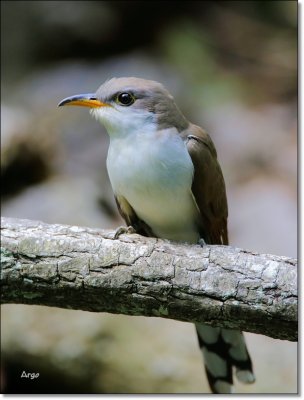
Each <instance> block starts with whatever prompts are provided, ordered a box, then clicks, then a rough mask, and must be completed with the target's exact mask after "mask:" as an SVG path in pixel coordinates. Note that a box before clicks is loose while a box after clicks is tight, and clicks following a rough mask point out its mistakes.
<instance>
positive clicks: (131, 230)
mask: <svg viewBox="0 0 304 400" xmlns="http://www.w3.org/2000/svg"><path fill="white" fill-rule="evenodd" d="M125 233H136V231H135V229H134V228H133V226H131V225H130V226H119V227H118V228H117V229H116V231H115V233H114V237H113V239H118V238H119V236H120V235H123V234H125Z"/></svg>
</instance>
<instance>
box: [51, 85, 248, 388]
mask: <svg viewBox="0 0 304 400" xmlns="http://www.w3.org/2000/svg"><path fill="white" fill-rule="evenodd" d="M63 105H79V106H86V107H90V108H91V113H92V114H93V115H94V116H95V117H96V119H97V120H99V121H100V122H101V123H102V124H103V125H104V126H105V128H106V130H107V131H108V134H109V136H110V147H109V151H108V157H107V169H108V174H109V178H110V181H111V184H112V188H113V191H114V194H115V199H116V202H117V206H118V209H119V212H120V214H121V215H122V217H123V218H124V220H125V221H126V223H127V225H129V226H132V227H133V228H134V229H135V231H136V232H138V233H140V234H142V235H145V236H154V237H159V238H164V239H169V240H173V241H179V242H187V243H197V242H198V241H199V240H200V239H203V240H204V241H205V242H206V243H208V244H224V245H225V244H228V233H227V217H228V210H227V199H226V189H225V182H224V179H223V175H222V171H221V168H220V165H219V163H218V160H217V153H216V150H215V147H214V144H213V142H212V140H211V138H210V137H209V135H208V134H207V133H206V132H205V131H204V130H203V129H202V128H200V127H199V126H196V125H193V124H192V123H190V122H189V121H187V119H186V118H185V117H184V116H183V114H182V113H181V111H180V110H179V109H178V107H177V106H176V104H175V102H174V99H173V97H172V96H171V95H170V93H169V92H168V91H167V90H166V89H165V88H164V87H163V86H162V85H161V84H160V83H158V82H155V81H150V80H144V79H139V78H113V79H111V80H109V81H107V82H105V83H104V84H103V85H102V86H100V88H99V89H98V90H97V92H96V93H90V94H81V95H76V96H71V97H68V98H66V99H64V100H62V101H61V102H60V103H59V106H63ZM196 331H197V335H198V340H199V345H200V348H201V350H202V353H203V355H204V360H205V367H206V374H207V377H208V381H209V384H210V387H211V390H212V392H213V393H231V392H232V384H233V379H232V369H233V367H235V369H236V376H237V377H238V379H239V380H240V381H242V382H246V383H251V382H254V379H255V378H254V374H253V371H252V364H251V360H250V357H249V354H248V351H247V348H246V344H245V341H244V337H243V334H242V332H239V331H235V330H230V329H222V328H216V327H210V326H207V325H203V324H196Z"/></svg>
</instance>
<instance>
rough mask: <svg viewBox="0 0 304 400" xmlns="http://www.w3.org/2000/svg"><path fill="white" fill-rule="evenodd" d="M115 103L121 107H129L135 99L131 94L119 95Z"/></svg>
mask: <svg viewBox="0 0 304 400" xmlns="http://www.w3.org/2000/svg"><path fill="white" fill-rule="evenodd" d="M117 101H118V103H120V104H121V105H123V106H130V105H131V104H133V103H134V101H135V98H134V96H133V95H132V94H131V93H120V94H119V95H118V96H117Z"/></svg>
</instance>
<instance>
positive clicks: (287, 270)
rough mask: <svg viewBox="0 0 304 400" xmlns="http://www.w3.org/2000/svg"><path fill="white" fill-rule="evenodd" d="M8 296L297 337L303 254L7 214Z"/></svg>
mask: <svg viewBox="0 0 304 400" xmlns="http://www.w3.org/2000/svg"><path fill="white" fill-rule="evenodd" d="M1 224H2V227H1V243H2V244H1V245H2V251H1V289H2V293H1V302H2V303H22V304H40V305H45V306H54V307H62V308H71V309H81V310H88V311H94V312H101V311H102V312H110V313H118V314H129V315H145V316H158V317H164V318H172V319H177V320H181V321H188V322H204V323H208V324H212V325H217V326H223V327H228V328H233V329H241V330H244V331H249V332H255V333H260V334H264V335H267V336H270V337H273V338H279V339H287V340H292V341H296V340H297V262H296V260H294V259H291V258H288V257H279V256H275V255H269V254H256V253H253V252H249V251H245V250H242V249H238V248H233V247H230V246H207V245H206V246H204V248H202V247H200V246H199V245H191V246H190V245H186V244H177V243H172V242H169V241H165V240H160V239H155V238H145V237H142V236H139V235H135V234H131V235H121V236H120V237H119V239H116V240H114V239H113V232H111V231H105V230H99V229H90V228H82V227H77V226H65V225H57V224H56V225H48V224H45V223H42V222H37V221H29V220H20V219H19V220H18V219H11V218H2V220H1Z"/></svg>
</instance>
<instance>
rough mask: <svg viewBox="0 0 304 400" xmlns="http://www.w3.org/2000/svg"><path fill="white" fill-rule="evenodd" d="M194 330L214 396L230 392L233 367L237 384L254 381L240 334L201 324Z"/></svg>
mask: <svg viewBox="0 0 304 400" xmlns="http://www.w3.org/2000/svg"><path fill="white" fill-rule="evenodd" d="M195 327H196V331H197V336H198V341H199V345H200V348H201V351H202V353H203V356H204V361H205V368H206V374H207V378H208V382H209V385H210V388H211V391H212V392H213V393H232V392H233V375H232V372H233V371H232V369H233V367H235V368H236V377H237V378H238V380H239V381H240V382H244V383H253V382H254V381H255V376H254V374H253V370H252V362H251V359H250V356H249V353H248V350H247V347H246V343H245V339H244V335H243V333H242V332H240V331H236V330H231V329H223V328H213V327H210V326H208V325H203V324H196V325H195Z"/></svg>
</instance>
